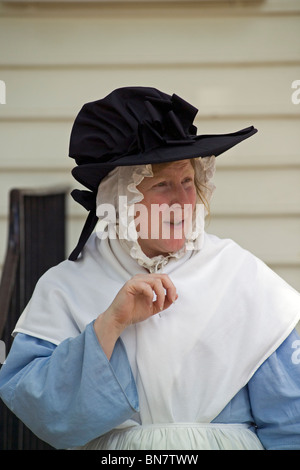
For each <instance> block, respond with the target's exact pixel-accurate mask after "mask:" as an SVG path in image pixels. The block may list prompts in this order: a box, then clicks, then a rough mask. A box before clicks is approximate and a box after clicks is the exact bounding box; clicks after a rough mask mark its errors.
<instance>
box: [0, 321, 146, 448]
mask: <svg viewBox="0 0 300 470" xmlns="http://www.w3.org/2000/svg"><path fill="white" fill-rule="evenodd" d="M0 397H1V398H2V400H3V401H4V402H5V403H6V405H7V406H8V407H9V408H10V409H11V410H12V411H13V412H14V413H15V414H16V415H17V416H18V417H19V418H20V419H21V420H22V421H23V422H24V423H25V424H26V426H28V427H29V428H30V429H31V430H32V431H33V432H34V433H35V434H36V435H37V436H38V437H40V438H41V439H42V440H44V441H45V442H48V443H49V444H50V445H52V446H53V447H56V448H60V449H64V448H69V447H74V446H80V445H83V444H85V443H87V442H89V441H90V440H92V439H94V438H96V437H97V436H100V435H101V434H104V433H105V432H107V431H109V430H110V429H112V428H114V427H115V426H117V425H119V424H121V423H122V422H124V421H126V420H127V419H129V418H130V417H132V415H133V414H134V413H135V412H136V410H137V408H138V398H137V391H136V386H135V382H134V379H133V376H132V372H131V369H130V365H129V362H128V359H127V355H126V351H125V348H124V345H123V343H122V341H121V340H118V342H117V343H116V346H115V349H114V351H113V354H112V357H111V359H110V361H108V359H107V357H106V356H105V354H104V352H103V351H102V348H101V347H100V344H99V342H98V339H97V337H96V335H95V332H94V328H93V324H92V323H91V324H89V325H88V326H87V328H86V330H85V331H84V332H83V333H81V334H80V335H79V336H78V337H76V338H69V339H66V340H65V341H63V342H62V343H61V344H59V345H58V346H55V345H53V344H51V343H49V342H47V341H43V340H40V339H37V338H34V337H31V336H27V335H23V334H21V333H19V334H18V335H17V336H16V338H15V340H14V342H13V346H12V348H11V351H10V353H9V355H8V358H7V360H6V362H5V364H4V365H3V366H2V369H1V371H0Z"/></svg>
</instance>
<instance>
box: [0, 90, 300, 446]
mask: <svg viewBox="0 0 300 470" xmlns="http://www.w3.org/2000/svg"><path fill="white" fill-rule="evenodd" d="M196 112H197V110H196V109H195V108H193V107H192V106H191V105H189V104H188V103H186V102H185V101H183V100H182V99H181V98H179V97H177V96H176V95H173V96H172V97H171V96H169V95H166V94H165V93H162V92H160V91H158V90H155V89H152V88H143V87H138V88H122V89H118V90H115V91H114V92H112V93H111V94H110V95H108V96H107V97H106V98H104V99H102V100H99V101H96V102H93V103H88V104H87V105H85V106H84V107H83V108H82V110H81V111H80V113H79V115H78V116H77V118H76V120H75V123H74V126H73V130H72V135H71V144H70V156H71V157H72V158H75V159H76V163H77V165H78V166H77V167H76V168H75V169H74V170H73V175H74V177H75V178H76V179H77V180H78V181H80V182H81V183H82V184H84V185H85V186H86V187H87V188H88V189H89V191H78V190H76V191H74V192H73V193H72V194H73V197H74V198H75V200H77V201H78V202H80V203H81V204H82V205H83V206H84V207H85V208H86V209H88V210H89V216H88V218H87V222H86V224H85V226H84V229H83V232H82V234H81V236H80V239H79V242H78V245H77V247H76V248H75V250H74V251H73V253H72V254H71V255H70V258H69V260H66V261H64V262H63V263H61V264H59V265H58V266H56V267H54V268H52V269H50V270H49V271H48V272H47V273H46V274H45V275H44V276H43V277H42V278H41V279H40V281H39V282H38V284H37V286H36V289H35V292H34V294H33V296H32V299H31V301H30V302H29V304H28V306H27V308H26V309H25V311H24V312H23V314H22V315H21V317H20V320H19V322H18V323H17V325H16V328H15V331H14V335H15V340H14V343H13V347H12V349H11V352H10V354H9V356H8V358H7V361H6V364H5V365H4V366H3V368H2V370H1V374H0V393H1V397H2V399H3V400H4V401H5V403H6V404H7V405H8V406H9V407H10V408H11V409H12V410H13V411H14V412H15V413H16V415H17V416H19V418H20V419H21V420H23V421H24V422H25V423H26V424H27V426H29V427H30V428H31V429H32V430H33V432H35V433H36V434H37V435H38V436H39V437H41V438H42V439H44V440H45V441H47V442H49V443H50V444H52V445H53V446H55V447H57V448H74V447H75V448H78V447H79V448H84V449H155V450H157V449H167V450H168V449H194V450H195V449H199V450H201V449H237V450H238V449H245V450H247V449H248V450H258V449H264V448H265V449H300V424H299V423H300V419H299V418H300V365H299V362H300V361H297V360H296V359H297V356H296V355H295V353H297V346H298V344H299V336H298V335H297V333H296V332H295V330H294V327H295V326H296V324H297V322H298V321H299V311H300V309H299V307H300V299H299V294H298V293H297V292H295V291H294V290H293V289H292V288H291V287H290V286H288V285H287V284H286V283H285V282H284V281H283V280H282V279H280V278H279V277H278V276H277V275H276V274H275V273H273V272H272V271H271V270H270V269H269V268H268V267H267V266H265V265H264V263H262V262H261V261H260V260H258V259H257V258H256V257H255V256H253V255H252V254H250V253H249V252H247V251H246V250H243V249H242V248H241V247H239V246H238V245H237V244H235V243H234V242H233V241H231V240H220V239H219V238H217V237H215V236H213V235H208V234H206V233H205V231H204V229H203V227H204V218H205V215H206V214H207V211H208V205H209V200H210V197H211V195H212V192H213V189H214V186H213V183H212V181H211V178H212V176H213V173H214V165H215V156H218V155H220V154H221V153H223V152H225V151H226V150H228V149H229V148H231V147H232V146H233V145H236V144H237V143H239V142H241V141H242V140H244V139H246V138H248V137H250V136H251V135H253V134H254V133H255V132H256V130H255V129H254V128H248V129H244V130H242V131H239V132H236V133H233V134H227V135H208V136H201V135H200V136H197V135H196V128H195V127H194V126H193V125H192V122H193V119H194V117H195V114H196ZM199 156H201V157H199ZM95 227H96V230H95V233H92V232H93V231H94V229H95Z"/></svg>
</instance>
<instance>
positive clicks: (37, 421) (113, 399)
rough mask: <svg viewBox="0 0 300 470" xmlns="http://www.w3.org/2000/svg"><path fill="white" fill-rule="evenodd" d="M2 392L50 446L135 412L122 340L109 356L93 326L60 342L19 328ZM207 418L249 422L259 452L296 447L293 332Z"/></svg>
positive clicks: (299, 348) (89, 435)
mask: <svg viewBox="0 0 300 470" xmlns="http://www.w3.org/2000/svg"><path fill="white" fill-rule="evenodd" d="M0 396H1V398H2V399H3V401H4V402H5V403H6V404H7V405H8V406H9V407H10V408H11V409H12V410H13V412H14V413H15V414H16V415H17V416H18V417H19V418H20V419H21V420H23V421H24V422H25V423H26V424H27V426H28V427H29V428H31V429H32V430H33V432H34V433H36V434H37V435H38V436H39V437H41V438H42V439H43V440H45V441H46V442H48V443H50V444H51V445H52V446H54V447H56V448H71V447H75V446H82V445H84V444H85V443H87V442H88V441H90V440H92V439H94V438H96V437H97V436H99V435H102V434H104V433H107V432H108V431H109V430H111V429H113V428H114V427H116V426H118V425H120V424H121V423H122V422H124V421H126V420H128V419H130V418H132V417H134V416H135V415H136V413H138V409H139V402H138V395H137V390H136V385H135V381H134V378H133V375H132V372H131V368H130V365H129V361H128V358H127V354H126V351H125V348H124V345H123V342H122V340H118V341H117V343H116V346H115V348H114V351H113V354H112V357H111V359H110V361H108V359H107V358H106V356H105V354H104V352H103V351H102V349H101V347H100V345H99V342H98V340H97V337H96V335H95V333H94V328H93V324H92V323H90V324H88V325H87V327H86V329H85V330H84V331H83V332H82V333H81V334H80V335H78V336H77V337H76V338H70V339H66V340H64V341H63V342H62V343H60V344H59V345H58V346H55V345H54V344H52V343H50V342H47V341H44V340H40V339H37V338H34V337H31V336H28V335H24V334H22V333H19V334H18V335H17V336H16V338H15V340H14V343H13V346H12V350H11V353H10V354H9V355H8V358H7V360H6V363H5V364H4V365H3V366H2V369H1V371H0ZM212 399H213V397H212ZM213 422H214V423H242V424H244V423H245V424H253V432H256V433H257V436H258V437H259V439H260V441H261V443H262V445H263V447H264V448H265V449H276V450H281V449H285V450H299V449H300V337H299V335H298V333H297V332H296V331H295V330H294V331H293V332H292V333H291V334H290V335H289V336H288V337H287V339H286V340H285V341H284V342H283V343H282V344H281V346H280V347H279V348H278V349H277V350H276V351H275V352H274V353H273V354H272V355H271V356H270V357H269V358H268V359H267V360H266V361H265V362H264V363H263V364H262V365H261V366H260V368H259V369H258V370H257V371H256V373H255V374H254V375H253V377H252V378H251V380H250V381H249V382H248V384H247V386H245V387H244V388H242V389H241V390H240V391H239V392H238V393H237V394H236V396H235V397H234V398H233V399H232V400H231V401H230V402H229V403H228V405H227V406H226V407H225V408H224V409H223V411H222V412H221V413H220V414H219V415H218V416H217V417H216V418H215V419H214V421H213Z"/></svg>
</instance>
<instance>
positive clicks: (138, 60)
mask: <svg viewBox="0 0 300 470" xmlns="http://www.w3.org/2000/svg"><path fill="white" fill-rule="evenodd" d="M209 3H212V2H201V1H199V2H184V1H183V2H169V3H164V4H163V3H160V2H153V3H151V2H148V3H147V2H136V3H133V4H129V3H127V2H124V1H123V2H121V4H115V3H114V2H110V5H109V2H108V4H106V3H105V2H104V3H101V2H100V3H99V4H92V5H91V4H84V2H81V3H79V4H74V3H72V2H70V3H69V4H67V5H65V6H63V5H61V4H59V2H58V3H56V2H53V3H52V4H51V5H49V4H35V3H27V2H23V4H22V3H18V4H14V3H13V2H11V3H10V2H0V80H4V82H5V84H6V104H0V133H1V136H0V146H1V154H0V262H3V258H4V253H5V249H6V238H7V212H8V191H9V189H10V188H12V187H28V186H46V185H51V184H58V183H67V184H69V185H70V188H75V187H80V186H79V185H77V183H76V182H75V180H74V181H73V180H72V178H71V176H70V169H71V168H72V166H73V160H72V159H70V158H68V142H69V135H70V130H71V126H72V123H73V120H74V118H75V116H76V114H77V112H78V111H79V109H80V108H81V106H82V105H83V104H84V103H85V102H88V101H93V100H96V99H99V98H102V97H103V96H105V95H106V94H107V93H109V92H110V91H111V90H113V89H114V88H117V87H120V86H132V85H142V86H154V87H157V88H159V89H161V90H162V91H165V92H167V93H170V94H172V93H177V94H178V95H180V96H182V97H183V98H185V99H186V100H187V101H190V102H191V103H193V104H194V105H195V106H197V107H198V108H199V115H198V118H197V122H196V125H197V127H198V131H199V133H216V132H221V133H222V132H230V131H235V130H238V129H241V128H243V127H246V126H248V125H252V124H253V125H255V126H256V127H257V128H258V129H259V133H258V134H256V135H255V136H254V137H252V138H251V139H249V140H247V141H245V142H244V143H242V144H240V145H239V146H237V147H236V148H234V149H232V150H231V151H229V152H228V153H226V154H224V155H222V156H220V157H219V158H218V162H217V163H218V165H217V174H216V185H217V190H216V193H215V196H214V201H213V204H212V217H211V221H210V223H209V225H208V229H207V230H208V231H209V232H212V233H216V234H217V235H219V236H222V237H230V238H233V239H235V240H236V241H237V242H239V243H240V244H241V245H242V246H244V247H246V248H248V249H250V250H251V251H252V252H253V253H255V254H256V255H258V256H259V257H260V258H262V259H263V260H264V261H265V262H267V263H268V264H269V265H270V266H271V267H272V268H273V269H274V270H275V271H276V272H278V273H279V274H280V275H281V276H282V277H283V278H285V279H286V280H287V281H288V282H289V283H290V284H292V285H293V286H294V287H296V288H297V289H299V290H300V131H299V130H300V104H299V105H297V104H293V103H292V100H291V96H292V93H293V91H294V90H293V89H292V88H291V85H292V82H293V81H294V80H297V79H300V0H277V1H276V0H265V1H263V0H262V1H256V2H255V1H254V2H251V1H248V2H246V6H245V5H243V2H234V1H231V2H226V1H223V2H221V3H220V4H218V5H214V6H213V5H212V6H209ZM85 217H86V212H85V211H84V209H82V208H81V207H80V206H77V205H76V204H75V203H74V202H73V201H72V199H71V197H70V200H69V203H68V251H71V249H72V248H73V247H74V246H75V244H76V241H77V238H78V235H79V233H80V231H81V228H82V226H83V223H84V220H85Z"/></svg>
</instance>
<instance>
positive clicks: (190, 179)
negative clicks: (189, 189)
mask: <svg viewBox="0 0 300 470" xmlns="http://www.w3.org/2000/svg"><path fill="white" fill-rule="evenodd" d="M191 181H193V178H191V177H187V178H185V179H184V180H183V183H191Z"/></svg>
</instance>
